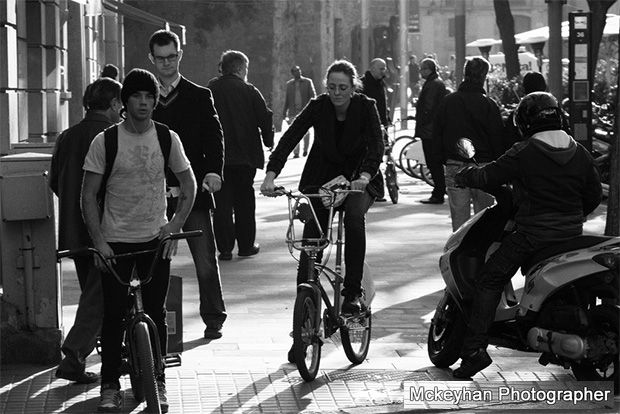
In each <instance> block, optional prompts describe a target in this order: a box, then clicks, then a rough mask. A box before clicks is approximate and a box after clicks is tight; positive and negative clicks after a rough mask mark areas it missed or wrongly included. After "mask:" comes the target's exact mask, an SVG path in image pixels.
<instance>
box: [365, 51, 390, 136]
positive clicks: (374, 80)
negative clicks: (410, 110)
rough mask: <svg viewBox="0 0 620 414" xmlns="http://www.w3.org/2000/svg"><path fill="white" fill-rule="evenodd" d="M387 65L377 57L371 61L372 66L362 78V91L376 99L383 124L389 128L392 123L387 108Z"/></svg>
mask: <svg viewBox="0 0 620 414" xmlns="http://www.w3.org/2000/svg"><path fill="white" fill-rule="evenodd" d="M386 73H387V65H386V63H385V60H383V59H380V58H376V59H373V60H372V61H371V62H370V67H369V69H368V70H367V71H366V73H365V74H364V77H363V78H362V93H363V94H364V95H366V96H367V97H369V98H372V99H374V100H375V101H376V104H377V111H378V112H379V120H380V121H381V125H383V126H384V127H385V128H387V127H388V126H389V125H390V117H389V115H388V110H387V103H386V102H387V98H386V96H385V81H384V79H385V76H386Z"/></svg>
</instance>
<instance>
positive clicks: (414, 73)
mask: <svg viewBox="0 0 620 414" xmlns="http://www.w3.org/2000/svg"><path fill="white" fill-rule="evenodd" d="M409 89H410V90H411V100H412V101H413V100H414V99H416V98H417V97H418V93H419V92H420V66H419V65H418V57H417V56H416V55H411V56H409Z"/></svg>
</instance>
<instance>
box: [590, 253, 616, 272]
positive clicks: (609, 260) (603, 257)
mask: <svg viewBox="0 0 620 414" xmlns="http://www.w3.org/2000/svg"><path fill="white" fill-rule="evenodd" d="M592 260H594V261H595V262H596V263H598V264H600V265H601V266H605V267H606V268H608V269H611V270H618V268H620V253H601V254H597V255H596V256H594V257H593V258H592Z"/></svg>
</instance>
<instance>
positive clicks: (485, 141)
mask: <svg viewBox="0 0 620 414" xmlns="http://www.w3.org/2000/svg"><path fill="white" fill-rule="evenodd" d="M503 128H504V125H503V123H502V117H501V115H500V111H499V108H498V106H497V104H496V103H495V102H494V101H493V100H492V99H491V98H489V97H487V96H486V95H485V91H484V88H483V87H482V84H477V83H473V82H470V81H464V82H463V83H461V84H460V85H459V89H458V91H456V92H453V93H451V94H449V95H447V96H446V97H445V98H443V99H442V100H441V103H440V104H439V108H437V115H436V116H435V121H434V124H433V152H434V153H435V155H436V156H437V159H439V160H442V162H443V163H445V162H446V160H448V159H453V160H459V161H467V160H466V159H464V158H462V157H460V156H459V155H458V153H457V151H456V142H457V141H458V140H459V138H463V137H465V138H469V139H471V140H472V142H473V143H474V146H475V147H476V160H477V161H478V162H490V161H493V160H495V159H497V158H498V157H499V156H500V155H502V154H503V153H504V152H505V151H506V149H507V147H506V145H505V144H504V139H503Z"/></svg>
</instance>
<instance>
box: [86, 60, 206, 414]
mask: <svg viewBox="0 0 620 414" xmlns="http://www.w3.org/2000/svg"><path fill="white" fill-rule="evenodd" d="M158 97H159V86H158V84H157V79H155V76H153V74H151V73H150V72H148V71H146V70H143V69H134V70H132V71H131V72H129V74H127V76H126V77H125V80H124V82H123V88H122V89H121V100H122V102H123V105H124V107H125V110H126V114H127V118H126V119H125V120H124V121H123V122H122V123H121V124H119V125H118V126H115V127H112V128H110V129H108V130H107V131H106V132H104V133H100V134H99V135H97V136H96V137H95V139H94V140H93V142H92V144H91V146H90V149H89V150H88V154H87V155H86V159H85V161H84V167H83V169H84V182H83V185H82V213H83V215H84V220H85V223H86V227H87V228H88V232H89V234H90V237H91V239H92V241H93V246H94V247H95V248H96V249H98V250H99V251H100V252H101V253H103V255H104V256H105V257H109V256H112V255H115V254H121V253H128V252H135V251H141V250H151V249H154V248H156V247H157V245H158V243H159V239H160V238H162V237H164V236H165V235H167V234H169V233H176V232H179V231H181V228H182V227H183V224H184V223H185V220H186V218H187V216H188V215H189V212H190V211H191V208H192V204H193V202H194V197H195V194H196V180H195V178H194V174H193V173H192V170H191V168H190V163H189V160H188V159H187V157H186V156H185V152H184V151H183V146H182V144H181V141H180V139H179V136H178V135H177V134H176V133H175V132H173V131H170V130H168V128H167V127H166V126H164V125H161V124H155V123H154V122H153V121H152V119H151V116H152V113H153V108H154V107H155V105H156V104H157V99H158ZM162 135H166V136H167V135H169V144H170V145H169V147H170V148H169V153H167V154H165V153H164V149H163V148H164V145H162V144H161V142H163V141H164V139H162ZM110 138H112V139H114V138H115V139H116V144H117V145H116V147H117V152H116V156H115V158H114V161H113V163H112V165H111V166H107V168H106V150H107V149H109V148H110V146H109V145H107V144H108V143H107V142H106V140H108V139H110ZM166 152H167V151H166ZM166 159H167V160H168V163H167V167H168V168H169V169H170V170H171V171H172V172H173V173H174V175H175V177H176V178H177V179H178V181H179V197H178V203H177V206H176V211H175V213H174V215H173V216H172V219H171V220H170V221H168V219H167V218H166V177H165V167H166V165H165V160H166ZM108 172H109V176H107V174H108ZM104 174H105V176H107V180H106V182H105V183H103V180H104ZM100 188H105V197H104V202H103V206H102V210H103V211H101V212H100V211H99V205H98V201H97V194H98V193H99V189H100ZM175 251H176V241H169V242H168V243H167V245H166V246H165V247H164V250H163V253H162V256H161V257H159V258H158V259H157V260H158V262H157V264H156V266H155V267H154V268H155V274H154V275H153V279H152V280H151V282H150V283H149V284H147V285H145V286H144V287H143V288H142V295H143V300H144V310H145V312H146V313H147V314H148V315H149V316H150V317H151V318H152V319H153V321H154V322H155V325H156V326H157V330H158V334H159V341H160V346H161V350H162V353H165V352H166V341H167V329H166V308H165V300H166V294H167V291H168V282H169V276H170V258H171V256H172V255H173V254H174V252H175ZM152 260H153V256H152V254H147V255H141V256H139V257H137V258H131V259H126V260H116V261H115V262H113V263H112V265H113V266H114V269H115V271H116V272H117V273H118V274H119V275H120V276H121V277H124V278H128V277H129V276H130V273H131V269H132V267H133V264H134V263H135V265H136V269H137V271H138V275H139V276H140V277H144V276H145V274H144V273H146V272H147V271H148V269H149V267H150V263H151V261H152ZM95 266H97V268H98V269H99V270H100V271H101V272H102V279H101V281H102V287H103V303H104V311H103V327H102V331H101V345H102V354H101V362H102V366H101V398H100V401H99V406H98V407H97V408H98V410H99V411H106V412H116V411H120V408H121V403H122V394H121V393H120V382H119V377H120V373H119V366H120V362H121V342H122V324H121V321H122V318H123V316H124V313H125V309H126V307H125V303H126V300H127V299H126V297H127V287H126V286H123V285H121V284H120V283H118V281H117V280H116V279H115V278H114V277H112V276H111V275H109V274H107V269H106V267H105V265H104V263H102V262H101V260H100V259H99V258H98V257H97V256H95ZM157 386H158V390H159V396H160V404H161V409H162V411H163V412H167V411H168V401H167V398H166V388H165V378H164V376H163V375H162V376H161V377H158V378H157Z"/></svg>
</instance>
